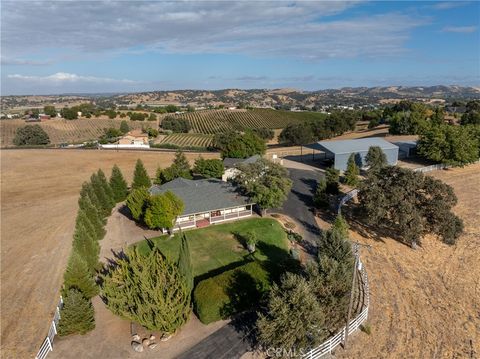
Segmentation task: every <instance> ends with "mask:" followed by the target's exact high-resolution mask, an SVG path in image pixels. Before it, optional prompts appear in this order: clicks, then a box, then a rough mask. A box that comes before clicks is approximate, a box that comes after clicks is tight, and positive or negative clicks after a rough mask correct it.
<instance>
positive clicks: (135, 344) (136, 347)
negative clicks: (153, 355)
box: [132, 341, 143, 353]
mask: <svg viewBox="0 0 480 359" xmlns="http://www.w3.org/2000/svg"><path fill="white" fill-rule="evenodd" d="M132 349H133V350H135V351H136V352H138V353H141V352H143V345H142V344H140V343H139V342H136V341H133V342H132Z"/></svg>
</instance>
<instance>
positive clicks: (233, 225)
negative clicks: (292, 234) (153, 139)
mask: <svg viewBox="0 0 480 359" xmlns="http://www.w3.org/2000/svg"><path fill="white" fill-rule="evenodd" d="M248 231H253V232H255V233H256V234H257V237H258V238H259V244H258V245H257V251H256V252H255V255H254V257H255V258H256V259H258V260H261V261H264V260H266V259H267V258H268V259H270V260H272V261H275V260H280V259H281V258H284V257H285V255H286V254H288V240H287V236H286V234H285V231H284V230H283V228H282V227H281V226H280V224H279V223H278V222H277V221H275V220H273V219H269V218H253V219H245V220H240V221H236V222H230V223H224V224H217V225H211V226H209V227H206V228H201V229H195V230H190V231H185V232H183V233H184V234H185V235H186V236H187V239H188V244H189V246H190V253H191V254H192V265H193V270H194V274H195V276H204V275H206V274H207V273H208V272H211V271H214V270H218V269H220V268H222V267H223V268H225V269H227V268H228V265H232V264H234V263H239V262H242V261H245V260H246V258H247V256H248V251H247V250H246V249H245V248H244V247H243V245H242V244H241V243H240V242H239V240H238V239H237V238H235V235H234V233H239V234H244V233H246V232H248ZM152 241H153V242H154V243H155V244H156V245H157V246H158V247H159V248H160V249H161V251H162V252H163V253H164V254H165V256H167V258H169V259H171V260H172V261H176V260H177V258H178V251H179V248H180V235H179V234H178V233H177V234H175V236H174V237H173V238H170V237H169V236H161V237H157V238H154V239H152ZM137 246H138V247H139V250H140V251H141V252H142V253H145V254H146V253H148V251H149V246H148V244H147V242H146V241H142V242H140V243H138V244H137Z"/></svg>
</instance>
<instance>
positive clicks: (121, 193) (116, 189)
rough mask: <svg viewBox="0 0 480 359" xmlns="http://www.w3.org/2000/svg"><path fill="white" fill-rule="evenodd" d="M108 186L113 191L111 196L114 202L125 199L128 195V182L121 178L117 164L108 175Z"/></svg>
mask: <svg viewBox="0 0 480 359" xmlns="http://www.w3.org/2000/svg"><path fill="white" fill-rule="evenodd" d="M110 187H111V188H112V191H113V198H114V199H115V202H117V203H118V202H122V201H125V199H126V198H127V195H128V184H127V181H125V179H124V178H123V174H122V172H121V171H120V168H118V166H117V165H114V166H113V168H112V175H111V176H110Z"/></svg>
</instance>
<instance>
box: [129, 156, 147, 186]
mask: <svg viewBox="0 0 480 359" xmlns="http://www.w3.org/2000/svg"><path fill="white" fill-rule="evenodd" d="M151 185H152V181H151V180H150V177H149V176H148V173H147V170H146V169H145V166H144V165H143V162H142V160H141V159H138V160H137V163H136V165H135V172H134V173H133V183H132V188H133V189H136V188H140V187H145V188H150V186H151Z"/></svg>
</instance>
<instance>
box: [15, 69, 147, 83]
mask: <svg viewBox="0 0 480 359" xmlns="http://www.w3.org/2000/svg"><path fill="white" fill-rule="evenodd" d="M7 78H9V79H12V80H19V81H35V82H49V83H57V84H58V83H77V82H89V83H97V84H122V83H123V84H135V83H138V82H137V81H132V80H126V79H121V80H118V79H111V78H108V77H95V76H81V75H77V74H71V73H68V72H57V73H55V74H53V75H49V76H28V75H19V74H12V75H7Z"/></svg>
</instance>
